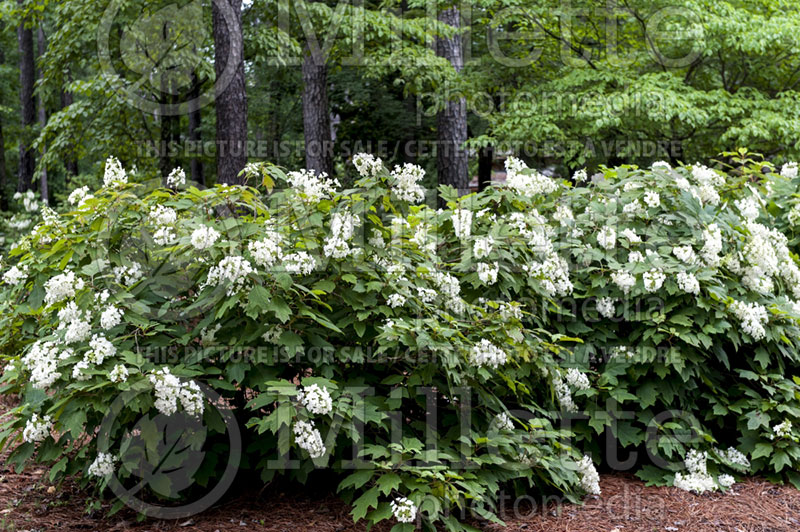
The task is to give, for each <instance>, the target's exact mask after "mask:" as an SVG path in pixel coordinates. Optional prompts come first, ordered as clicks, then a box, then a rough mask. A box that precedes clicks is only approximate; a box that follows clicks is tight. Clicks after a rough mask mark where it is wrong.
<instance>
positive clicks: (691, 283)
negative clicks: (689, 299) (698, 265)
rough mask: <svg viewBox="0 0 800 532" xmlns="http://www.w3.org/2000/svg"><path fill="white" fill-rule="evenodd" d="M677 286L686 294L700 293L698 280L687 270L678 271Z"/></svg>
mask: <svg viewBox="0 0 800 532" xmlns="http://www.w3.org/2000/svg"><path fill="white" fill-rule="evenodd" d="M677 281H678V288H680V289H681V290H683V291H684V292H686V293H687V294H695V295H696V294H699V293H700V282H699V281H698V280H697V277H695V276H694V275H693V274H691V273H687V272H678V279H677Z"/></svg>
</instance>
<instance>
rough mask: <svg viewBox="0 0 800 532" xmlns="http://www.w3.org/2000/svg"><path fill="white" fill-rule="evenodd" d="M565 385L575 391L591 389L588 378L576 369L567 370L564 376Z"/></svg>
mask: <svg viewBox="0 0 800 532" xmlns="http://www.w3.org/2000/svg"><path fill="white" fill-rule="evenodd" d="M564 378H565V379H566V381H567V384H568V385H569V386H570V387H572V388H573V389H575V390H588V389H589V388H591V384H590V383H589V377H587V376H586V374H585V373H584V372H582V371H581V370H579V369H578V368H569V369H567V373H566V375H565V376H564Z"/></svg>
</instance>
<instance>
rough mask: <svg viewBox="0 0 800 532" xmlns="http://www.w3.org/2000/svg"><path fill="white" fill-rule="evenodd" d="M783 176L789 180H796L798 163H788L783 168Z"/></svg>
mask: <svg viewBox="0 0 800 532" xmlns="http://www.w3.org/2000/svg"><path fill="white" fill-rule="evenodd" d="M781 175H782V176H783V177H786V178H789V179H794V178H796V177H797V163H796V162H795V161H789V162H788V163H786V164H784V165H783V167H781Z"/></svg>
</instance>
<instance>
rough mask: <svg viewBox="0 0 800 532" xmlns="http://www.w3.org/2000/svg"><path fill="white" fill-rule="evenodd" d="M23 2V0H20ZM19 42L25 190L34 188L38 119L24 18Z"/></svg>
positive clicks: (21, 181) (30, 40)
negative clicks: (33, 141)
mask: <svg viewBox="0 0 800 532" xmlns="http://www.w3.org/2000/svg"><path fill="white" fill-rule="evenodd" d="M19 3H20V4H21V3H22V2H21V1H20V2H19ZM17 42H18V44H19V55H20V57H19V84H20V87H19V98H20V113H21V118H22V120H21V122H22V127H23V130H24V131H23V132H22V135H21V137H20V143H19V180H18V181H17V190H18V191H20V192H25V191H27V190H30V189H31V188H32V183H33V172H34V166H35V163H34V155H33V148H32V147H31V142H30V136H31V131H30V130H31V127H32V126H33V124H34V122H35V121H36V102H35V101H34V99H33V84H34V75H35V68H36V67H35V65H34V60H33V31H32V30H31V28H29V27H26V20H25V19H23V20H21V21H20V23H19V27H18V28H17Z"/></svg>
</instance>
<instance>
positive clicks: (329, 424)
mask: <svg viewBox="0 0 800 532" xmlns="http://www.w3.org/2000/svg"><path fill="white" fill-rule="evenodd" d="M358 162H359V168H360V169H361V170H362V177H361V179H360V181H358V182H357V184H356V187H357V188H354V189H352V190H343V191H340V190H337V186H336V183H334V182H331V181H328V180H326V179H324V178H317V177H314V176H313V175H312V174H310V173H308V172H292V173H289V174H288V175H284V174H283V173H282V172H281V171H280V170H278V169H276V168H271V167H265V166H248V168H247V169H246V171H247V173H248V175H249V176H250V177H251V178H252V179H253V180H259V181H261V182H262V183H261V187H262V188H263V189H266V190H265V192H266V195H265V196H264V197H263V198H262V194H261V193H260V192H259V191H258V190H256V189H254V188H247V187H217V188H214V189H210V190H202V191H201V190H198V189H196V188H193V187H189V188H187V187H186V186H185V185H183V184H182V181H183V178H182V176H179V175H177V174H176V175H175V176H171V179H170V180H169V182H170V184H172V185H174V188H173V189H166V188H161V187H148V186H147V185H144V184H134V183H127V180H128V179H127V178H128V176H127V174H126V173H125V171H124V170H123V169H122V168H121V167H120V165H119V164H118V163H117V162H116V160H114V159H113V158H112V159H109V162H108V163H107V166H106V179H105V186H104V187H103V188H102V189H100V190H98V191H96V192H95V193H93V194H88V193H87V191H81V192H77V193H75V195H74V196H73V197H72V203H74V204H75V206H74V210H71V211H70V212H66V213H64V214H62V215H55V214H50V215H48V216H46V217H45V220H46V221H45V222H44V224H43V225H42V226H40V227H38V228H37V230H36V231H35V232H33V233H32V234H31V235H30V236H29V237H26V238H25V239H23V240H22V241H21V242H20V243H19V244H18V245H17V246H15V247H14V249H13V250H12V252H11V257H12V258H15V259H16V260H17V264H16V265H15V266H14V267H13V270H14V271H13V274H11V275H9V271H6V273H5V274H4V276H5V277H4V279H5V280H6V281H7V282H6V285H5V286H4V287H3V290H2V293H1V294H0V298H2V301H1V302H0V305H2V317H1V318H0V331H2V332H0V346H2V352H3V353H4V358H5V359H6V361H7V365H6V368H5V372H4V374H3V377H2V384H3V388H2V391H3V392H5V393H16V394H20V396H21V398H22V401H21V404H20V406H19V407H17V408H16V409H14V414H15V416H14V417H13V418H12V419H10V420H8V421H7V422H6V423H5V424H4V425H3V426H2V427H0V429H1V430H2V432H0V441H2V443H3V444H4V445H6V446H14V445H16V447H15V448H14V450H13V452H12V453H11V455H10V457H9V462H10V463H12V464H16V465H17V466H18V467H22V466H23V465H24V464H26V463H28V462H30V461H36V462H38V463H42V464H46V465H48V466H50V472H51V473H50V474H51V478H52V479H60V478H63V477H65V476H67V475H76V474H82V475H83V476H82V478H83V479H84V482H89V481H91V480H93V479H94V480H96V481H97V483H96V484H97V486H98V487H99V489H101V490H102V489H104V488H105V487H107V486H110V487H111V488H112V490H113V488H114V484H113V483H115V482H118V481H119V482H120V483H121V484H122V485H125V486H129V485H132V484H136V483H137V482H140V481H147V483H148V487H149V490H150V491H149V492H147V495H146V496H145V495H144V494H142V495H141V496H140V498H141V497H146V501H149V502H152V503H154V504H156V503H158V504H161V503H162V502H164V499H165V498H169V497H171V496H174V495H177V494H178V492H180V493H179V494H180V495H182V496H186V497H191V496H192V495H193V493H194V492H193V491H192V490H195V491H196V492H198V493H202V492H203V489H204V488H206V489H208V488H210V487H211V486H213V485H214V484H215V483H216V482H219V481H220V478H221V477H222V476H223V474H224V471H222V470H223V469H224V468H223V467H221V464H224V463H225V462H226V460H227V459H228V457H229V456H230V455H231V453H233V454H237V453H239V452H241V455H242V456H241V464H242V467H243V468H245V469H249V470H251V471H254V472H257V473H258V474H260V476H261V479H262V480H264V481H269V480H271V479H272V478H274V477H275V476H276V475H285V476H287V477H289V478H290V479H292V480H296V481H298V482H301V483H305V482H308V481H309V479H313V478H315V476H314V472H315V468H318V467H323V466H324V467H327V468H329V469H331V470H332V471H333V472H334V473H336V474H337V475H338V476H339V477H340V480H341V484H340V485H339V490H340V491H341V492H342V494H343V496H344V497H345V498H346V499H347V500H348V501H351V502H352V503H353V508H354V509H353V516H354V518H356V519H360V518H366V519H367V520H369V521H370V522H378V521H381V520H384V519H390V518H392V516H393V515H394V517H395V518H397V519H398V520H399V521H400V522H399V523H398V525H397V526H398V528H399V529H404V528H409V527H413V525H412V524H410V523H405V522H403V521H405V520H408V519H409V518H410V516H411V515H412V514H414V515H415V516H416V514H417V513H418V514H419V516H420V517H421V520H422V523H424V524H425V526H431V524H432V523H434V522H443V523H445V524H446V525H447V527H448V528H450V529H459V528H460V527H461V525H460V524H459V522H458V520H457V519H456V518H455V517H454V515H453V514H451V513H449V510H450V508H451V506H453V505H463V504H467V503H468V504H469V505H470V507H471V508H473V510H474V511H475V512H476V513H477V514H478V515H481V516H484V517H486V518H490V519H495V517H494V509H493V508H494V506H495V504H496V499H497V495H498V493H499V492H500V490H501V489H503V488H504V487H507V486H509V485H512V486H516V488H515V489H528V488H530V487H531V486H536V487H537V488H538V489H556V490H558V491H560V492H564V493H566V494H568V495H569V496H571V497H572V496H575V495H577V494H579V493H580V492H582V491H583V489H589V490H592V491H596V490H597V487H596V474H595V473H594V468H593V466H592V465H591V460H587V459H582V458H581V456H580V455H579V454H577V452H576V450H575V449H574V448H572V447H571V446H570V443H569V442H570V433H569V431H565V430H561V428H560V427H559V425H558V421H559V416H558V414H557V408H556V407H555V406H554V402H553V397H554V396H553V393H552V391H551V386H550V384H551V383H552V382H554V381H556V382H561V370H560V369H559V367H558V362H557V357H558V355H559V353H560V352H561V351H562V350H563V347H562V344H563V342H562V339H561V338H560V337H558V336H555V337H551V335H549V334H548V333H546V332H545V331H543V330H541V329H537V328H532V327H528V326H525V325H524V323H526V322H527V323H533V320H530V319H526V318H525V312H524V311H523V310H522V309H521V308H520V307H519V306H518V305H512V304H510V303H509V302H507V301H503V300H497V301H495V300H493V299H486V298H480V299H479V298H478V297H477V295H478V294H480V293H481V292H482V288H481V283H480V281H479V280H478V276H477V275H476V274H475V273H474V272H470V273H468V274H467V275H466V276H462V275H461V274H462V273H463V272H464V271H465V269H468V267H469V265H468V263H451V262H450V261H448V260H445V259H444V258H443V257H444V256H448V255H450V252H449V251H448V250H449V248H450V247H454V248H458V247H460V241H459V239H458V238H456V237H455V235H453V230H452V227H453V222H452V221H451V220H450V219H449V217H450V213H449V212H448V211H443V212H437V211H434V210H432V209H429V208H427V207H425V206H415V205H414V203H418V202H420V201H421V200H422V199H423V194H422V193H423V191H422V189H421V187H420V185H419V183H418V181H419V179H420V178H421V171H419V170H418V169H417V168H416V167H411V166H409V167H405V168H400V169H397V170H396V171H395V172H394V173H392V174H391V175H390V173H389V172H387V171H386V170H384V169H383V168H381V167H380V166H379V165H378V164H370V160H369V159H367V158H364V159H359V160H358ZM173 177H174V179H172V178H173ZM273 179H274V180H276V181H277V182H278V183H279V184H285V183H286V184H289V185H290V186H289V187H288V188H281V189H275V190H270V189H271V188H272V186H273ZM509 194H511V193H510V192H509ZM456 223H457V222H456ZM509 280H510V281H511V282H517V280H516V279H513V278H511V277H509ZM462 285H463V286H464V288H463V290H462ZM206 390H210V392H207V391H206ZM204 392H205V393H204ZM212 392H213V393H212ZM215 394H218V396H219V398H216V395H215ZM120 398H123V399H122V401H121V402H120ZM210 399H213V401H211V402H209V401H210ZM212 402H213V403H214V407H213V408H212V407H211V406H210V405H211V403H212ZM434 409H435V412H436V415H435V418H433V419H431V418H430V413H431V412H433V411H434ZM109 413H113V416H110V418H111V421H108V419H109V415H108V414H109ZM159 414H161V415H162V416H167V417H170V416H178V415H183V416H185V417H186V418H187V419H188V421H187V423H190V422H191V420H192V419H195V418H202V420H203V426H204V427H205V429H204V430H206V431H207V432H202V431H199V432H196V434H199V435H200V436H202V437H203V438H204V441H205V444H203V442H200V441H195V439H192V438H189V437H185V438H184V439H180V438H181V436H176V438H179V440H178V441H175V442H172V443H175V444H176V445H178V444H180V445H183V446H185V448H186V449H187V451H186V453H185V454H186V456H190V455H191V453H192V452H195V453H197V452H200V451H201V447H202V451H203V452H204V453H205V454H204V455H203V456H204V458H203V460H202V463H201V464H199V465H198V466H197V468H196V471H192V470H191V467H190V466H187V465H186V463H185V460H184V461H182V458H181V457H180V456H178V457H172V458H171V460H172V462H170V464H169V465H170V467H171V469H173V470H179V469H180V468H181V467H184V468H187V467H188V468H189V471H188V473H192V478H193V479H194V484H195V485H194V486H190V484H192V482H189V481H186V482H184V480H185V479H183V480H176V479H175V478H174V476H169V475H158V474H156V473H157V471H155V469H156V466H157V465H158V464H149V465H148V460H150V456H149V455H148V453H147V452H144V451H142V448H144V449H145V450H146V451H149V450H151V448H156V447H158V445H160V443H159V438H161V437H163V434H162V433H161V432H163V431H160V429H164V427H165V425H164V423H165V422H164V421H163V419H162V420H161V421H159V417H158V416H159ZM226 416H232V417H234V418H235V420H236V426H237V427H238V428H239V429H240V430H241V433H242V443H241V446H240V448H237V449H231V448H230V443H229V442H230V440H229V437H228V435H226V431H228V430H229V428H228V429H226V425H225V423H223V420H224V418H225V417H226ZM431 423H432V427H431V428H430V429H429V424H431ZM166 427H167V428H168V427H169V425H166ZM192 434H195V433H192ZM20 441H22V443H21V444H19V445H17V444H18V443H19V442H20ZM140 441H141V442H143V444H142V445H134V443H136V442H140ZM289 458H292V459H293V460H294V461H293V462H289V461H288V460H289ZM143 468H144V469H143ZM154 471H155V472H154ZM112 473H113V474H112ZM184 488H185V489H184ZM114 493H117V492H116V491H114ZM122 503H128V504H130V501H127V500H120V501H118V504H117V506H116V508H119V507H120V506H121V504H122ZM135 507H136V506H135ZM137 508H139V509H141V508H140V507H137ZM143 511H144V510H143Z"/></svg>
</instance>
